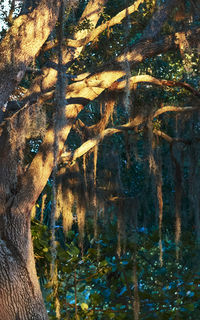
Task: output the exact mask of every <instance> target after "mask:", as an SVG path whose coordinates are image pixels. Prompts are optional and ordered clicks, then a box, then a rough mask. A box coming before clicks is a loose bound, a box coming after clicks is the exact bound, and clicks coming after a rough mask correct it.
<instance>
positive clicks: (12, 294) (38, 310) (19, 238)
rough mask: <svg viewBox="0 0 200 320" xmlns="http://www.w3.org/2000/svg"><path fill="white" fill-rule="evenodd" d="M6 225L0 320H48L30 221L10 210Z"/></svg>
mask: <svg viewBox="0 0 200 320" xmlns="http://www.w3.org/2000/svg"><path fill="white" fill-rule="evenodd" d="M29 215H30V214H29ZM1 220H2V219H1ZM4 222H5V223H4V225H3V227H4V230H2V235H1V240H0V319H1V320H31V319H34V320H36V319H37V320H45V319H48V317H47V313H46V310H45V306H44V303H43V299H42V295H41V291H40V287H39V283H38V279H37V275H36V268H35V262H34V254H33V246H32V239H31V231H30V219H29V218H27V219H24V216H23V215H21V213H20V212H12V208H8V210H7V212H5V213H4Z"/></svg>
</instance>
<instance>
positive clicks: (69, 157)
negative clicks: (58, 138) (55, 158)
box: [61, 106, 197, 164]
mask: <svg viewBox="0 0 200 320" xmlns="http://www.w3.org/2000/svg"><path fill="white" fill-rule="evenodd" d="M195 110H197V108H194V107H184V108H182V107H174V106H166V107H163V108H161V109H159V110H158V111H156V112H155V113H154V115H153V116H152V119H153V118H156V117H158V116H159V115H161V114H163V113H166V112H176V113H179V112H192V111H195ZM146 121H147V117H146V116H143V115H138V116H136V117H135V118H134V119H133V120H132V121H130V122H128V123H126V124H124V125H121V126H118V127H116V128H107V129H105V130H103V131H102V132H101V133H100V134H99V135H98V136H97V137H95V138H92V139H89V140H88V141H86V142H85V143H83V144H82V145H81V146H80V147H79V148H77V149H76V150H75V151H74V152H72V151H67V152H64V153H63V154H62V155H61V162H69V164H71V163H72V164H73V163H74V161H76V159H77V158H80V157H81V156H83V155H84V154H86V153H87V152H88V151H90V150H91V149H92V148H94V147H95V146H96V145H97V144H99V143H100V142H101V141H102V140H103V139H104V138H105V137H107V136H111V135H113V134H115V133H120V132H123V131H125V130H131V129H133V128H136V127H138V126H140V125H141V124H143V123H144V122H146ZM154 131H155V134H157V135H160V136H161V137H162V138H164V139H165V140H167V141H168V142H170V143H171V142H173V141H180V142H183V141H186V140H184V139H178V140H177V139H175V138H174V139H173V138H171V137H170V136H168V135H167V134H165V133H163V132H162V131H160V130H156V129H154Z"/></svg>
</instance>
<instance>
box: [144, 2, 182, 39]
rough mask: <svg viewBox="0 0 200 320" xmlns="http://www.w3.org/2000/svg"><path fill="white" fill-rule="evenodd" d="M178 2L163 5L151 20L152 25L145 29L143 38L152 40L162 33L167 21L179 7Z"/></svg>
mask: <svg viewBox="0 0 200 320" xmlns="http://www.w3.org/2000/svg"><path fill="white" fill-rule="evenodd" d="M177 3H178V1H177V0H167V1H165V2H164V4H163V5H161V6H160V7H159V8H158V10H157V11H156V12H155V13H154V15H153V17H152V18H151V21H150V23H149V24H148V26H147V27H146V28H145V30H144V33H143V38H145V39H150V38H154V37H156V36H157V35H158V33H159V32H160V30H161V28H162V26H163V24H164V23H165V21H166V20H167V18H168V16H169V15H170V13H172V10H173V9H174V8H175V7H176V6H177Z"/></svg>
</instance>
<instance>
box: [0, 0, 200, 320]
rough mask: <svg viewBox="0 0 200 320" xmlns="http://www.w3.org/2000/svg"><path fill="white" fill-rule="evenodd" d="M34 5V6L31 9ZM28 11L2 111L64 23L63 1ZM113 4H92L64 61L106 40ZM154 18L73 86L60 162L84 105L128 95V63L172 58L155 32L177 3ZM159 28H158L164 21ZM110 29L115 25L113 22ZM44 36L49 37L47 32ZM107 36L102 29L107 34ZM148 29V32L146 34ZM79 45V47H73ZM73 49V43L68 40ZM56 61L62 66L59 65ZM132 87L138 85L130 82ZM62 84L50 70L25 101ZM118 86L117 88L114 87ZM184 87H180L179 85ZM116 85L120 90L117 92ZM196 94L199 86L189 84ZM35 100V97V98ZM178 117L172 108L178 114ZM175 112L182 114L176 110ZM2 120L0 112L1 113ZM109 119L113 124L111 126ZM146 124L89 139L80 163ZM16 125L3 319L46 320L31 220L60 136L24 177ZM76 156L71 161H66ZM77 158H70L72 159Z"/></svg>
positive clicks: (0, 84)
mask: <svg viewBox="0 0 200 320" xmlns="http://www.w3.org/2000/svg"><path fill="white" fill-rule="evenodd" d="M30 2H32V1H29V0H27V1H26V3H27V4H28V3H30ZM37 3H38V5H37V6H36V7H35V5H34V6H33V7H32V8H31V10H30V11H29V10H28V9H27V8H28V7H27V6H25V8H24V11H22V12H24V13H27V10H28V13H27V14H24V15H21V16H19V17H18V18H17V19H16V20H15V21H14V24H13V26H12V27H11V28H10V29H9V31H8V32H7V35H6V36H5V38H4V39H3V40H2V42H1V43H0V72H1V78H0V109H1V108H2V107H3V106H4V104H5V102H6V101H8V99H9V96H10V95H11V93H12V92H13V90H14V89H15V88H16V86H17V85H18V83H19V82H20V80H21V79H22V77H23V75H24V72H25V70H26V68H27V67H28V65H29V64H30V63H31V62H32V61H33V59H34V57H35V56H36V55H37V53H38V51H39V50H40V48H41V47H42V46H43V44H44V43H45V41H46V40H47V38H48V36H49V34H50V33H51V31H52V30H53V28H54V26H55V24H56V21H57V19H58V12H59V7H60V1H58V0H56V1H55V0H41V1H37ZM105 3H106V0H91V1H89V2H88V4H87V6H86V8H85V10H84V12H83V14H82V17H81V18H80V21H82V20H83V19H84V18H85V17H87V19H88V20H90V22H91V24H92V25H93V27H94V29H92V30H91V31H90V30H88V29H84V30H79V31H77V32H75V33H74V37H73V39H71V42H72V43H74V44H75V43H76V45H77V46H76V47H73V50H71V49H72V48H69V50H66V51H65V53H64V54H63V60H64V61H63V63H64V64H65V65H68V64H70V63H72V62H73V61H74V59H76V58H77V57H78V56H79V55H80V53H81V52H82V50H83V49H84V46H85V45H86V44H87V43H88V42H89V41H91V39H92V40H93V39H94V37H95V36H96V35H99V34H100V31H99V30H100V29H99V28H100V26H99V27H97V28H96V29H95V26H96V25H97V22H98V20H99V17H100V12H101V11H102V10H103V6H104V5H105ZM141 3H143V1H142V0H141V1H139V0H138V1H135V3H134V6H131V7H130V10H132V11H131V12H134V11H135V10H137V8H138V6H139V5H140V4H141ZM168 4H169V6H170V7H167V8H165V7H162V8H161V9H162V10H160V11H158V13H157V14H155V15H154V17H153V20H152V23H150V29H149V30H150V32H149V33H148V37H146V36H145V33H144V36H145V37H146V39H147V38H148V40H146V39H145V40H144V37H143V38H142V40H141V41H139V42H138V43H137V44H134V45H133V46H132V48H130V50H129V51H126V53H123V54H121V55H119V56H118V57H115V58H113V59H114V61H112V62H110V63H109V64H107V65H105V66H104V69H103V71H102V70H99V71H98V72H97V73H96V74H89V75H87V77H85V78H82V79H83V80H81V81H79V82H75V83H73V84H70V85H69V86H68V90H67V94H66V99H67V103H68V104H67V105H66V106H62V109H61V110H60V115H59V117H60V118H59V130H58V133H57V134H58V157H59V156H60V155H61V153H62V151H63V146H64V143H65V141H66V139H67V137H68V134H69V132H70V130H71V128H72V125H73V124H74V122H75V120H76V118H77V115H78V114H79V112H80V111H81V110H82V109H83V107H84V105H86V104H87V103H88V102H90V101H92V100H94V99H95V98H97V97H98V96H99V95H100V94H101V93H102V92H103V91H104V90H106V89H109V88H110V89H111V90H116V91H117V90H121V89H123V88H122V87H123V86H124V82H123V81H119V80H122V79H121V78H122V77H124V75H125V71H124V70H123V65H124V59H125V60H126V61H127V62H129V63H130V66H134V65H136V64H138V63H140V62H143V61H144V60H145V59H146V58H149V57H153V56H156V55H157V54H162V53H165V52H167V51H169V50H175V49H176V48H178V42H177V39H176V36H177V34H172V35H167V36H165V37H157V38H156V39H155V36H157V33H156V30H158V29H159V30H160V29H161V27H162V25H163V23H164V21H165V20H166V18H167V16H168V14H169V12H170V8H172V7H173V1H171V0H170V1H166V5H168ZM125 16H126V15H125V11H124V10H123V11H122V12H121V15H117V16H116V17H115V19H114V20H113V19H112V20H111V25H114V24H115V23H119V22H120V21H121V20H122V19H124V17H125ZM160 16H162V19H161V20H160V23H158V19H160ZM108 26H109V24H108ZM41 30H42V31H41ZM103 30H105V24H104V25H103V27H102V29H101V32H102V31H103ZM146 30H148V28H147V29H146ZM199 30H200V29H199V27H197V28H195V29H193V30H189V31H186V32H185V36H186V37H187V40H188V43H192V42H194V41H195V42H197V41H199V36H200V32H199ZM73 41H74V42H73ZM69 43H70V41H69ZM53 63H54V64H55V63H57V60H56V59H55V61H53ZM131 81H132V82H134V81H135V82H137V81H139V80H138V79H132V80H131V79H130V84H131ZM140 81H142V82H144V81H147V82H152V83H155V84H157V85H168V86H173V85H178V84H177V83H175V82H173V83H172V81H171V82H170V81H168V82H167V83H166V82H163V81H161V80H157V79H154V78H153V77H150V76H149V77H148V79H147V78H146V79H142V80H141V79H140ZM56 82H57V70H56V69H55V68H53V67H48V66H46V67H44V69H43V70H42V75H40V76H38V77H36V78H35V80H34V82H33V84H32V86H31V88H30V90H28V93H27V94H26V95H24V97H23V99H24V101H26V102H27V101H28V102H29V105H30V107H31V103H33V101H34V102H35V100H36V98H38V97H40V99H41V101H43V100H45V97H46V96H48V98H50V97H52V96H53V89H54V88H55V84H56ZM113 84H114V85H113ZM179 84H180V83H179ZM112 85H113V88H112V87H111V86H112ZM187 89H188V90H190V91H191V92H192V93H194V92H193V90H192V88H191V87H190V88H189V87H188V86H187ZM33 97H35V98H34V99H33ZM171 111H172V110H171ZM174 111H175V110H174ZM0 117H1V114H0ZM106 121H107V120H106ZM143 121H144V116H142V115H141V116H140V117H138V118H137V117H136V118H135V119H134V120H133V121H132V122H131V123H128V124H127V125H124V126H121V127H118V128H115V129H114V128H112V129H111V128H110V129H105V131H104V132H102V133H101V134H99V135H98V136H97V137H96V138H95V139H90V140H89V141H87V142H86V143H85V144H84V145H82V146H81V147H80V148H79V150H77V152H75V153H74V159H75V158H77V157H79V156H81V155H83V154H84V153H85V152H87V151H88V150H90V149H91V147H94V146H96V145H97V144H98V143H99V141H101V140H102V139H103V138H104V136H106V135H109V134H112V133H113V132H120V131H121V130H126V129H127V128H130V127H132V128H133V127H134V126H137V125H139V124H141V123H142V122H143ZM9 128H10V127H9V121H5V122H4V123H3V124H2V125H1V128H0V320H31V319H33V320H45V319H47V318H48V317H47V313H46V311H45V307H44V303H43V300H42V295H41V291H40V287H39V284H38V279H37V275H36V270H35V262H34V254H33V248H32V240H31V231H30V220H31V209H32V207H33V205H34V204H35V202H36V200H37V198H38V196H39V195H40V193H41V192H42V190H43V188H44V187H45V185H46V183H47V180H48V178H49V177H50V175H51V172H52V169H53V165H54V150H53V147H54V130H53V128H52V127H51V126H49V128H48V130H47V132H46V135H45V137H44V139H43V142H42V144H41V146H40V149H39V151H38V153H37V154H36V156H35V157H34V159H33V160H32V162H31V164H30V166H29V167H28V169H27V170H26V171H24V172H23V169H22V166H20V162H19V159H18V148H17V145H18V140H19V141H20V139H21V136H20V134H19V135H18V134H16V136H17V137H16V141H17V144H16V147H15V148H14V149H13V146H12V143H11V141H10V131H9V130H10V129H9ZM66 156H69V155H66ZM70 157H71V156H70Z"/></svg>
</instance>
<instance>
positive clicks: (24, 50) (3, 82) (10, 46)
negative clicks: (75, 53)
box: [0, 0, 60, 107]
mask: <svg viewBox="0 0 200 320" xmlns="http://www.w3.org/2000/svg"><path fill="white" fill-rule="evenodd" d="M59 6H60V1H59V0H58V1H55V0H41V2H40V4H39V5H38V7H37V8H36V9H35V10H33V11H32V12H31V13H29V14H27V15H21V16H19V17H18V18H17V19H15V21H14V23H13V25H12V27H11V28H10V29H9V30H8V32H7V34H6V36H5V38H4V39H3V40H2V41H1V44H0V73H1V79H0V107H2V106H3V105H4V103H5V102H6V101H7V100H8V97H9V96H10V94H11V93H12V92H13V91H14V89H15V88H16V85H17V84H18V83H19V82H20V81H21V79H22V78H23V75H24V72H25V70H26V68H27V66H28V65H29V64H30V63H31V61H33V59H34V57H35V55H36V54H37V52H38V51H39V50H40V48H41V46H42V45H43V43H44V42H45V41H46V39H47V38H48V36H49V34H50V32H51V31H52V29H53V28H54V26H55V23H56V21H57V18H58V11H59ZM41 30H42V32H41Z"/></svg>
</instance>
